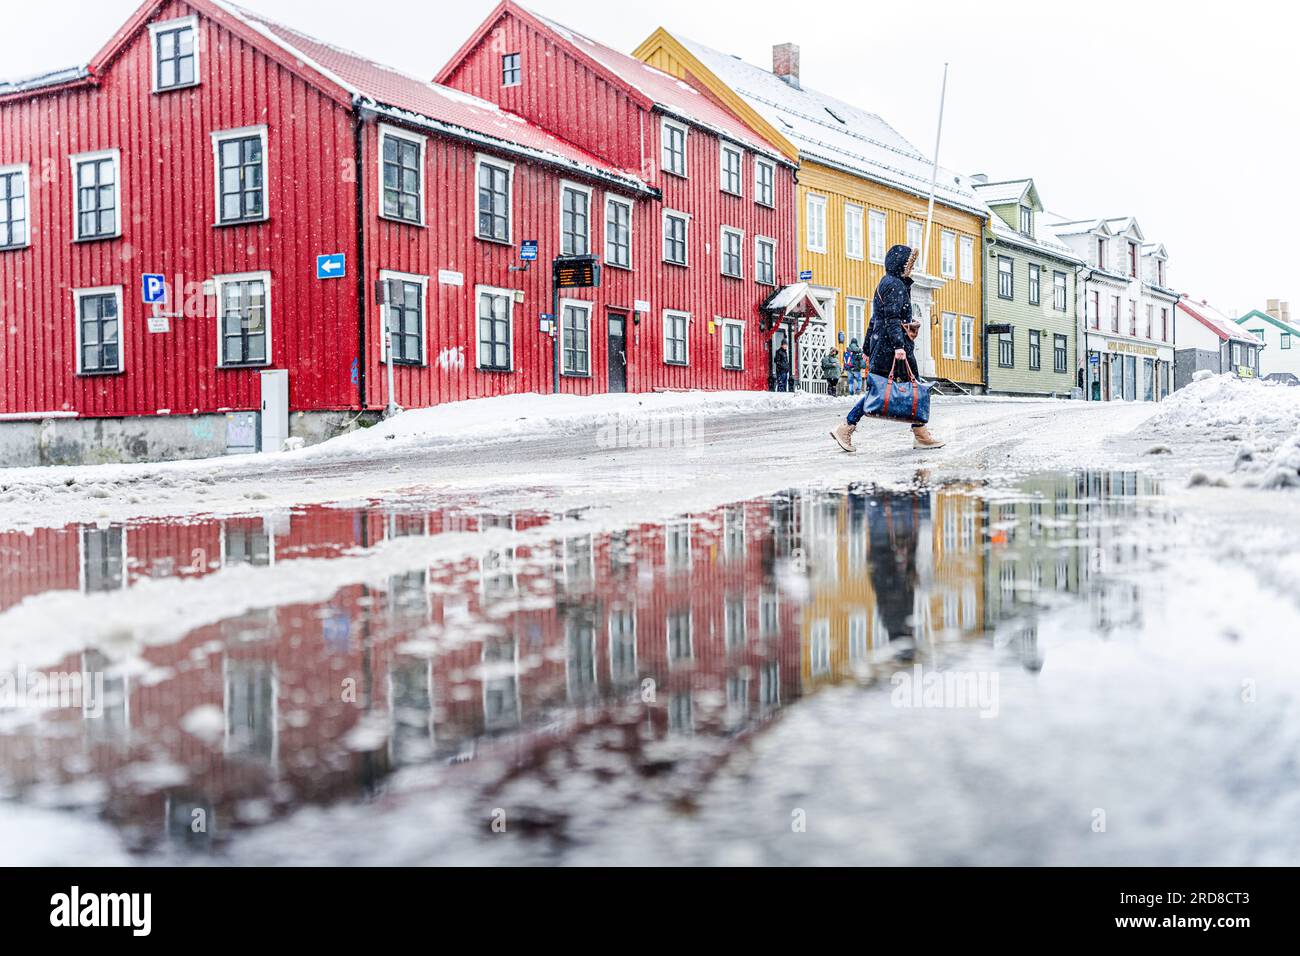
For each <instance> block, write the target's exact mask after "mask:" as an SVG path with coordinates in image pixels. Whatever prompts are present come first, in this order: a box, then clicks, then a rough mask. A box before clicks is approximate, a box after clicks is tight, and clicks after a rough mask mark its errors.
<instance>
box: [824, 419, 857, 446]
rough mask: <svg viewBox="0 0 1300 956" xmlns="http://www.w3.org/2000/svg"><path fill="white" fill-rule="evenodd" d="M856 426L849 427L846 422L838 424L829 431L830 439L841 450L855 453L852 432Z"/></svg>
mask: <svg viewBox="0 0 1300 956" xmlns="http://www.w3.org/2000/svg"><path fill="white" fill-rule="evenodd" d="M857 427H858V426H857V425H850V424H849V423H848V422H840V423H839V424H838V425H836V426H835V427H834V428H832V429H831V437H832V438H834V439H835V440H836V441H837V442H838V443H839V446H840V447H841V448H843V449H844V450H845V451H857V449H856V448H854V447H853V430H854V429H855V428H857Z"/></svg>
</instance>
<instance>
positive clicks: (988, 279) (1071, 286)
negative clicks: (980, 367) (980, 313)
mask: <svg viewBox="0 0 1300 956" xmlns="http://www.w3.org/2000/svg"><path fill="white" fill-rule="evenodd" d="M971 179H972V180H973V182H974V187H975V192H976V194H977V195H979V197H980V199H981V200H983V202H984V203H985V204H986V205H987V206H988V207H989V210H990V212H991V215H990V216H989V218H988V223H987V225H986V226H985V227H984V249H985V254H986V255H987V257H988V258H987V259H986V260H985V268H984V276H985V282H984V322H985V324H986V326H996V325H1010V326H1011V330H1010V331H1009V332H1004V333H1001V334H997V335H989V336H988V340H987V342H986V344H985V349H984V365H985V369H984V383H985V386H986V387H987V390H988V391H989V392H993V393H1002V394H1006V395H1057V396H1061V397H1063V398H1068V397H1071V396H1072V395H1074V394H1076V393H1075V392H1074V389H1075V387H1076V386H1078V384H1079V382H1080V376H1079V369H1080V366H1079V362H1080V358H1079V346H1078V342H1079V332H1078V313H1077V310H1076V302H1077V298H1078V295H1077V291H1078V270H1079V267H1080V266H1082V265H1083V262H1082V261H1081V260H1080V259H1079V258H1078V257H1077V256H1075V254H1074V253H1073V252H1071V251H1070V249H1069V248H1068V247H1067V246H1065V245H1064V244H1063V243H1061V242H1060V241H1059V240H1058V239H1057V237H1056V236H1055V234H1054V233H1053V232H1052V231H1051V229H1050V228H1048V227H1047V226H1046V225H1045V224H1044V223H1041V222H1040V220H1041V219H1042V218H1043V217H1042V212H1043V204H1042V201H1041V200H1040V199H1039V197H1038V190H1037V188H1035V186H1034V181H1033V180H1032V179H1014V180H1004V181H1001V182H990V181H989V180H988V177H987V176H982V175H978V176H973V177H971Z"/></svg>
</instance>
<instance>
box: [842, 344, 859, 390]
mask: <svg viewBox="0 0 1300 956" xmlns="http://www.w3.org/2000/svg"><path fill="white" fill-rule="evenodd" d="M863 361H864V359H863V355H862V349H861V347H860V346H859V345H858V340H857V339H856V338H852V339H849V347H848V348H846V349H845V350H844V371H845V372H847V373H848V376H849V394H850V395H857V394H859V393H860V392H861V391H862V364H863Z"/></svg>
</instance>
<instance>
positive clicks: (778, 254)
mask: <svg viewBox="0 0 1300 956" xmlns="http://www.w3.org/2000/svg"><path fill="white" fill-rule="evenodd" d="M439 79H440V80H442V81H444V82H445V83H446V84H447V85H440V84H438V83H430V82H426V81H424V80H420V79H415V78H412V77H408V76H405V75H403V74H401V73H399V72H397V71H395V70H392V69H390V68H388V67H385V66H382V65H380V64H376V63H373V62H371V61H369V60H367V59H365V58H363V57H360V56H357V55H355V54H350V53H347V52H345V51H342V50H339V49H338V48H336V47H333V46H330V45H328V44H325V43H322V42H320V41H317V40H313V39H311V38H309V37H307V36H304V35H302V34H300V33H298V32H296V31H294V30H291V29H289V28H287V27H284V26H281V25H279V24H276V23H273V22H271V21H268V20H265V19H262V18H261V17H259V16H257V15H255V14H252V13H249V12H248V11H246V10H243V9H241V8H236V7H234V6H232V5H229V4H227V3H225V2H221V0H186V2H181V0H150V2H147V3H145V4H143V5H142V6H141V7H140V8H139V9H138V10H137V11H136V13H135V14H134V16H132V18H131V19H130V20H129V21H128V22H127V23H126V24H125V25H124V26H123V27H122V28H121V29H120V30H119V31H118V32H117V34H116V35H114V37H113V38H112V39H111V40H110V41H109V43H108V44H107V45H106V46H105V47H104V48H103V50H101V51H100V52H99V53H98V54H97V55H96V56H95V58H94V59H93V60H92V61H91V63H90V64H89V65H88V66H87V67H85V68H82V69H77V70H69V71H64V72H61V73H57V74H51V75H49V76H46V77H42V78H37V79H35V80H32V81H28V82H25V83H17V84H8V85H3V84H0V195H3V196H4V197H5V199H4V201H3V202H0V321H2V322H3V324H4V326H5V327H6V328H8V329H9V330H10V334H9V335H6V336H3V337H0V376H3V383H2V386H3V387H0V459H2V460H3V461H4V462H5V463H8V464H22V463H35V462H58V461H78V460H87V459H92V458H93V459H97V460H103V459H113V458H117V459H139V458H159V457H169V456H195V455H202V454H214V453H221V452H223V451H226V450H228V449H230V448H233V447H236V446H238V445H239V443H240V442H241V441H244V442H247V441H248V440H249V438H248V435H246V434H242V432H241V431H240V428H239V426H241V425H242V426H247V425H248V424H250V421H251V419H250V418H249V413H256V412H258V411H259V410H261V411H262V412H263V413H262V422H261V427H262V432H261V434H262V439H263V441H262V444H263V446H264V447H267V448H270V447H272V446H274V447H276V448H278V446H279V442H280V440H281V439H282V438H283V437H284V435H286V434H288V433H293V434H295V435H301V436H303V437H305V438H307V439H308V440H314V439H316V438H319V437H323V436H326V435H329V434H331V433H333V432H334V431H336V430H337V429H338V428H340V427H343V426H344V425H345V424H346V423H347V422H349V421H350V420H351V419H352V418H353V417H354V416H355V415H356V413H357V412H362V411H375V410H378V409H381V408H383V407H384V406H385V405H386V404H387V403H388V401H389V399H390V396H389V395H388V392H387V381H388V369H387V367H386V365H385V360H384V351H383V350H384V340H385V335H384V330H385V328H386V327H387V328H391V329H392V330H393V332H394V334H393V350H394V354H393V376H392V378H393V383H394V395H393V396H392V398H394V399H395V400H396V402H397V403H398V404H400V405H402V406H404V407H419V406H426V405H431V404H436V403H439V402H445V401H453V400H458V399H466V398H475V397H481V396H488V395H497V394H503V393H512V392H525V391H550V390H551V389H552V388H553V387H554V386H555V382H554V379H553V375H552V343H551V337H550V335H549V334H547V333H546V332H544V331H542V316H543V315H546V314H549V313H551V311H552V304H551V293H552V290H551V269H550V262H551V260H552V258H553V257H555V256H558V255H561V254H584V253H586V254H591V255H594V256H596V257H597V258H598V260H599V261H600V263H601V265H602V281H601V284H600V286H599V288H595V289H577V290H572V291H571V292H566V294H565V297H564V298H563V299H562V300H561V302H560V308H559V323H558V325H559V328H558V335H559V339H560V344H561V346H562V347H561V348H560V350H559V351H560V356H561V362H560V371H561V374H560V381H559V388H560V390H562V391H566V392H576V393H593V392H602V391H607V390H623V389H626V390H631V391H646V390H651V389H656V388H663V387H695V388H709V389H720V388H750V389H752V388H763V387H766V384H767V368H768V363H767V358H766V341H765V338H764V336H763V334H762V332H761V331H760V329H759V321H758V316H759V311H758V309H759V305H760V304H761V303H762V301H763V300H764V299H765V298H766V297H767V295H768V294H769V293H770V292H771V291H773V288H774V287H776V286H778V285H779V284H781V283H785V282H789V281H792V280H793V279H794V274H793V273H794V269H795V265H794V262H795V258H794V238H793V237H794V206H793V201H792V199H793V188H794V186H793V173H794V171H793V168H792V167H791V166H790V165H789V164H788V163H785V162H784V161H782V160H781V159H780V158H779V156H778V154H777V152H776V150H775V149H774V148H773V147H771V146H769V145H767V144H766V143H765V142H764V141H763V140H761V139H760V138H759V137H757V136H756V135H755V134H754V133H753V132H752V131H750V130H749V129H748V128H746V127H744V126H743V125H741V124H740V123H739V122H738V121H737V120H736V119H735V118H734V117H732V116H731V115H730V114H728V113H727V112H725V111H724V110H723V109H722V108H721V107H720V106H718V105H717V104H716V103H714V102H713V101H712V100H710V99H709V98H708V97H706V96H705V95H704V94H702V93H699V92H697V91H695V90H693V89H691V88H690V87H687V86H685V85H684V84H682V83H680V82H679V81H677V80H675V79H672V78H669V77H667V76H665V75H664V74H661V73H659V72H657V71H655V70H653V69H651V68H649V67H647V66H645V65H643V64H641V63H640V62H639V61H636V60H634V59H632V58H631V57H627V56H624V55H622V54H619V53H616V52H614V51H612V50H609V49H607V48H605V47H601V46H600V45H598V44H595V43H594V42H592V41H589V40H587V39H585V38H582V37H579V36H577V35H576V34H573V33H571V32H569V31H566V30H564V29H563V28H560V27H558V26H555V25H554V24H550V23H548V22H546V21H543V20H541V19H540V18H538V17H535V16H533V15H532V14H529V13H527V12H526V11H523V10H522V9H520V8H518V7H517V6H515V5H513V4H511V3H504V4H502V5H501V6H500V7H498V8H497V9H496V10H495V11H494V12H493V14H492V15H491V16H490V17H489V18H488V20H487V21H486V22H485V24H484V25H483V27H482V28H480V30H479V31H478V32H477V33H476V34H475V36H474V37H473V38H471V40H470V41H469V42H468V43H467V44H466V46H465V47H464V48H463V49H462V51H461V52H460V53H459V54H458V55H457V57H456V58H455V59H454V60H453V62H452V64H450V65H449V66H448V67H446V68H445V69H444V70H443V72H442V74H441V76H440V77H439ZM556 90H562V91H563V95H555V91H556ZM526 240H531V241H535V242H536V244H537V256H538V257H537V260H536V261H535V262H532V263H531V264H530V265H529V267H528V268H526V269H525V268H524V265H525V263H524V261H523V260H521V258H520V256H521V244H522V243H523V242H524V241H526ZM321 256H332V257H334V258H332V259H325V260H318V257H321ZM148 275H161V276H163V277H165V281H166V284H167V290H166V299H165V301H163V302H161V303H157V304H146V296H147V293H148V291H149V289H148V288H146V287H147V286H149V280H148V279H147V278H146V276H148ZM381 290H382V291H381ZM268 373H270V374H268ZM275 373H278V374H275ZM286 379H287V398H286V399H284V400H280V399H278V398H277V396H278V395H280V394H282V391H281V390H284V389H285V386H286ZM237 434H238V437H236V436H237Z"/></svg>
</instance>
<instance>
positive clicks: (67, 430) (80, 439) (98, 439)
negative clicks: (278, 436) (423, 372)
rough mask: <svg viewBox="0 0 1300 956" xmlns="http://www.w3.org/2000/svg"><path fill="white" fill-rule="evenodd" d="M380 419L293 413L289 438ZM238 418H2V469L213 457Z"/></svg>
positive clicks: (327, 434)
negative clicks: (13, 419) (11, 419)
mask: <svg viewBox="0 0 1300 956" xmlns="http://www.w3.org/2000/svg"><path fill="white" fill-rule="evenodd" d="M378 417H379V416H378V414H377V413H371V412H367V413H364V414H363V415H362V417H361V419H360V420H358V419H357V414H356V413H355V412H293V413H291V414H290V415H289V436H290V437H291V438H301V439H302V440H303V444H305V445H314V444H316V443H317V442H321V441H324V440H325V439H327V438H333V437H334V436H335V435H341V434H343V433H344V432H346V431H352V430H353V429H355V428H357V427H360V426H361V425H363V424H365V423H367V422H370V423H373V422H374V421H376V420H377V419H378ZM233 418H234V416H228V415H224V414H221V415H151V416H142V417H134V418H47V419H43V420H39V421H37V420H22V421H0V468H17V467H27V466H31V465H97V464H105V463H109V462H138V461H175V460H179V459H187V458H213V457H216V456H219V455H224V454H226V449H227V437H228V435H227V432H228V429H229V427H230V425H231V422H232V420H233ZM269 450H271V449H268V451H269ZM274 450H276V451H279V449H274Z"/></svg>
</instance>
